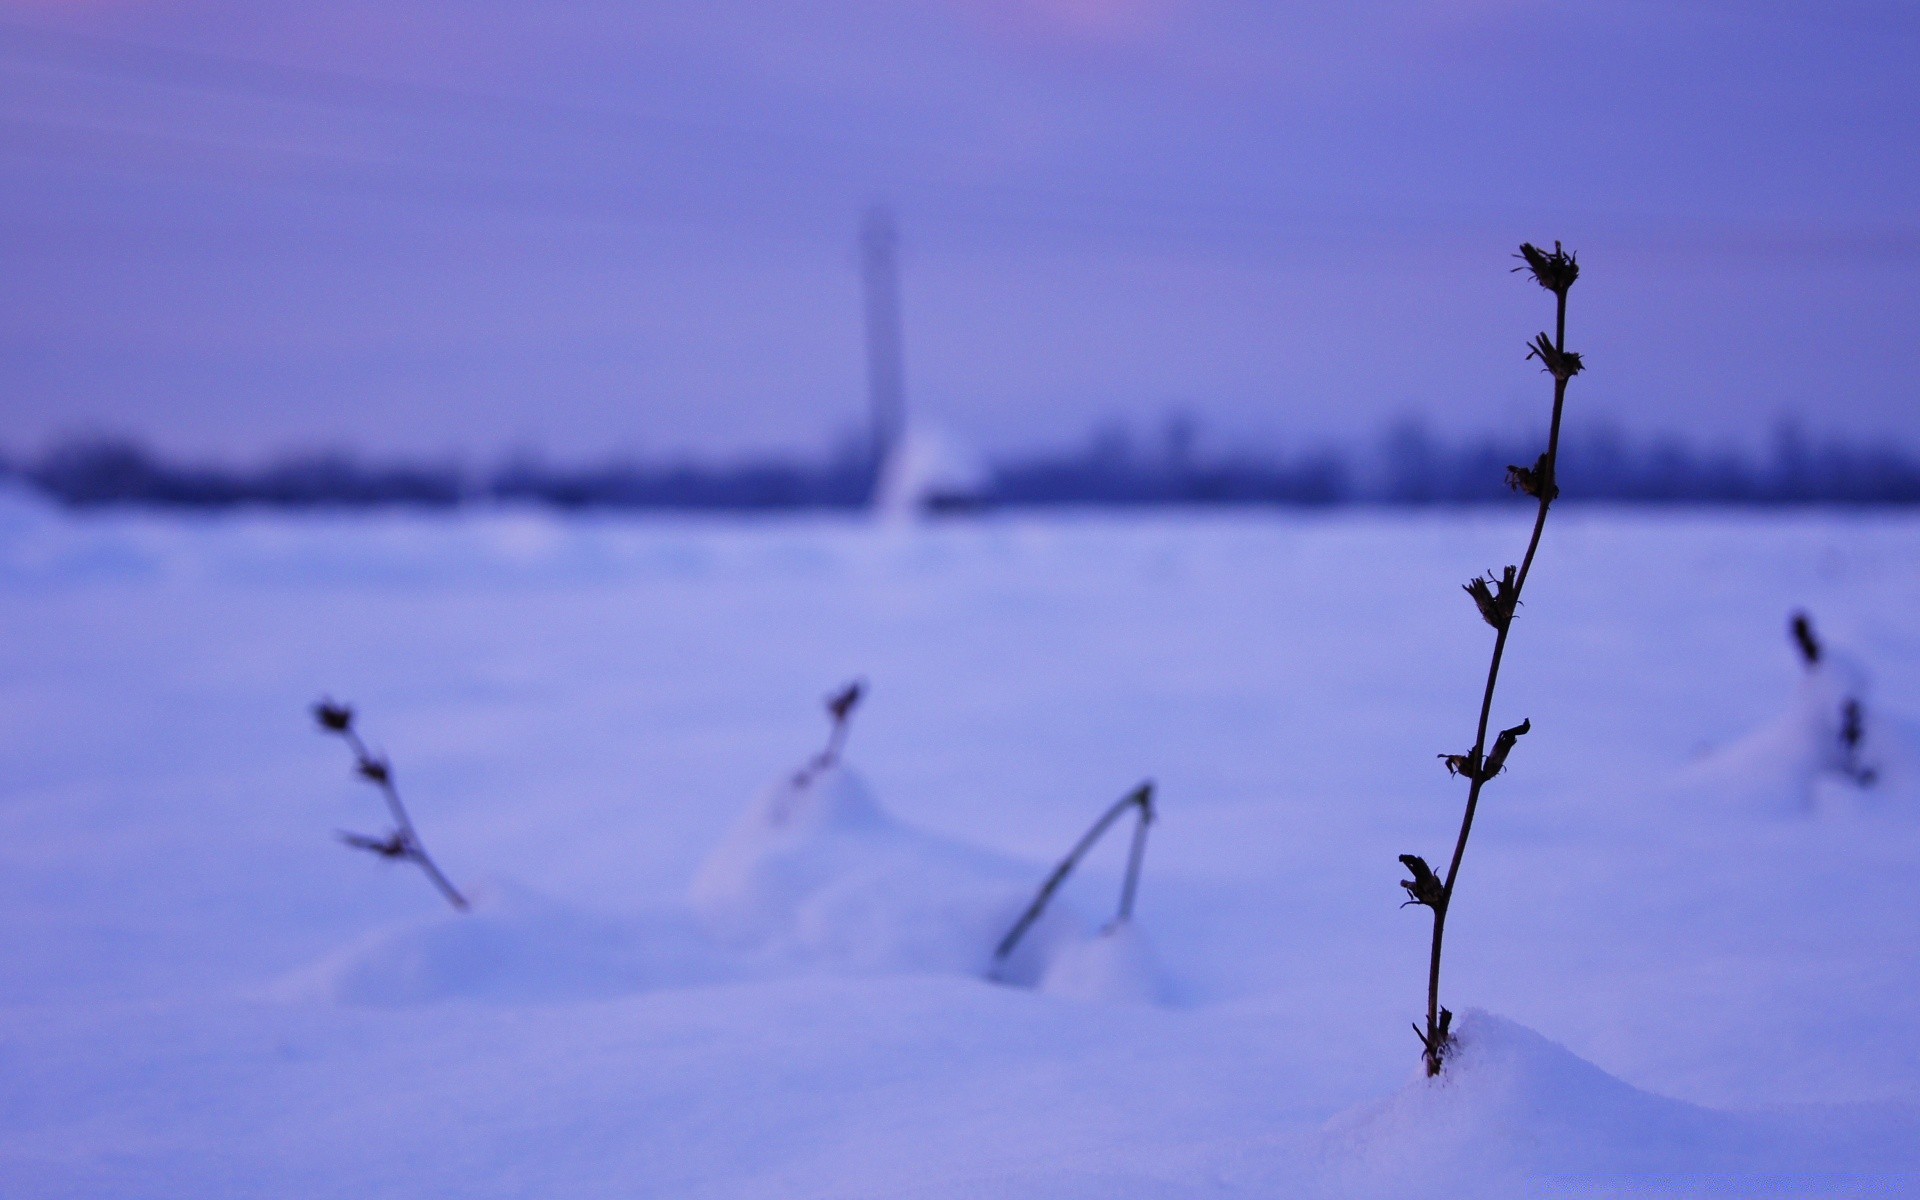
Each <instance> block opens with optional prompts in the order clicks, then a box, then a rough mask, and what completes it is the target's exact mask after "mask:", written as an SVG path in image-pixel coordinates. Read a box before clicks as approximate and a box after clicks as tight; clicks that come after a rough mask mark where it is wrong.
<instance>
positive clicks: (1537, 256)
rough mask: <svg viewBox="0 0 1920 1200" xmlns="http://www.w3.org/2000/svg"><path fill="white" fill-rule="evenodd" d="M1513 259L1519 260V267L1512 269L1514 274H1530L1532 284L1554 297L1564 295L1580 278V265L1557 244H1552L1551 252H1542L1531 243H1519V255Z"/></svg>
mask: <svg viewBox="0 0 1920 1200" xmlns="http://www.w3.org/2000/svg"><path fill="white" fill-rule="evenodd" d="M1514 257H1515V258H1517V259H1519V260H1520V265H1519V266H1517V267H1515V268H1514V271H1515V272H1519V271H1530V272H1532V273H1533V280H1534V282H1535V283H1537V284H1539V285H1540V286H1541V287H1543V288H1545V289H1547V290H1548V291H1550V292H1552V293H1553V294H1554V295H1556V296H1564V295H1566V294H1567V289H1568V288H1571V287H1572V286H1573V281H1574V280H1576V279H1578V278H1580V263H1579V262H1578V261H1577V260H1576V259H1575V258H1574V256H1573V255H1572V254H1569V253H1568V252H1567V251H1565V250H1562V249H1561V248H1560V243H1559V242H1555V243H1554V244H1553V250H1552V251H1551V252H1548V251H1546V250H1542V249H1541V248H1540V247H1538V246H1536V245H1534V244H1533V243H1532V242H1521V243H1520V253H1518V254H1516V255H1514Z"/></svg>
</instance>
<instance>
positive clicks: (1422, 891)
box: [1400, 854, 1447, 912]
mask: <svg viewBox="0 0 1920 1200" xmlns="http://www.w3.org/2000/svg"><path fill="white" fill-rule="evenodd" d="M1400 864H1401V865H1402V866H1404V867H1406V869H1407V872H1408V873H1409V874H1411V875H1412V876H1413V878H1412V879H1402V880H1401V881H1400V886H1401V887H1403V888H1405V889H1407V900H1406V904H1402V905H1401V906H1400V907H1401V908H1405V907H1406V906H1407V905H1408V904H1422V905H1425V906H1426V907H1428V908H1431V909H1433V910H1434V911H1435V912H1438V911H1440V909H1441V907H1442V906H1444V905H1445V904H1446V902H1447V889H1446V888H1445V887H1443V886H1441V883H1440V877H1439V876H1438V875H1435V874H1434V873H1433V868H1432V867H1429V866H1428V865H1427V860H1426V859H1424V858H1421V857H1420V856H1419V855H1418V854H1402V855H1401V856H1400Z"/></svg>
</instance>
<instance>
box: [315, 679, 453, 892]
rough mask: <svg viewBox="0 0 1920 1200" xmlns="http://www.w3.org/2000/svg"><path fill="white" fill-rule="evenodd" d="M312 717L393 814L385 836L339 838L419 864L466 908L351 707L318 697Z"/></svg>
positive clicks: (384, 855) (436, 884) (357, 847)
mask: <svg viewBox="0 0 1920 1200" xmlns="http://www.w3.org/2000/svg"><path fill="white" fill-rule="evenodd" d="M313 718H314V720H315V721H318V722H319V724H320V728H321V729H322V730H324V731H325V732H327V733H331V734H334V735H336V736H338V737H340V738H342V739H343V740H345V741H346V743H347V745H348V747H349V748H351V749H352V751H353V757H354V765H353V770H354V774H356V775H358V776H359V777H360V778H362V779H364V780H366V781H367V782H368V783H371V784H373V785H374V786H375V787H377V788H379V789H380V794H381V796H382V797H384V798H385V799H386V802H387V811H388V812H389V813H390V814H391V815H392V816H393V825H394V828H393V832H391V833H389V834H387V835H386V836H385V837H370V836H368V835H367V834H364V833H348V832H345V831H342V832H341V833H340V834H339V838H340V840H341V841H342V842H344V843H345V844H346V845H348V846H351V847H352V848H354V849H355V850H365V851H367V852H368V853H369V854H376V855H378V856H380V857H381V858H389V859H406V860H408V861H410V862H414V863H417V864H419V867H420V869H421V870H422V871H424V872H426V875H427V878H428V879H430V880H432V881H433V886H434V887H436V888H439V889H440V894H441V895H442V896H445V897H446V899H447V903H448V904H451V905H453V907H454V908H455V909H456V910H458V911H460V912H465V911H466V910H467V908H468V905H467V898H466V897H465V896H462V895H461V894H460V891H459V889H458V888H456V887H454V886H453V883H452V881H451V880H449V879H448V878H447V877H446V875H445V874H443V873H442V872H441V870H440V867H439V865H438V864H436V863H435V862H434V861H433V859H432V857H430V856H429V855H428V854H427V848H426V846H425V845H423V844H422V843H421V841H420V834H419V832H418V831H416V830H415V829H414V827H413V820H412V818H411V817H409V816H408V815H407V806H406V805H404V804H402V803H401V802H400V790H399V789H398V788H396V787H395V786H394V783H393V766H392V764H390V763H388V762H387V760H386V759H384V758H379V757H376V756H375V755H374V754H373V752H372V751H370V750H368V749H367V744H366V743H365V742H363V741H361V740H360V734H359V733H358V732H357V731H356V730H355V729H354V727H353V709H351V708H349V707H348V706H347V705H344V704H335V703H334V702H333V701H332V700H330V699H327V700H322V701H320V702H319V703H318V704H316V705H314V706H313Z"/></svg>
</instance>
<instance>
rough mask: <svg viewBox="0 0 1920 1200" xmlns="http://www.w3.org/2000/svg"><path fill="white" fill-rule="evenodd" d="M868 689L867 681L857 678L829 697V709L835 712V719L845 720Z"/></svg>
mask: <svg viewBox="0 0 1920 1200" xmlns="http://www.w3.org/2000/svg"><path fill="white" fill-rule="evenodd" d="M866 689H867V681H866V680H864V679H856V680H854V681H853V682H852V683H849V684H848V685H847V686H845V687H843V688H841V689H840V690H839V691H837V692H835V693H834V694H833V695H831V696H828V697H827V711H828V712H829V713H831V714H833V719H834V720H835V721H844V720H846V719H847V717H848V716H849V715H850V714H851V713H852V712H853V710H854V707H855V706H856V705H858V704H859V703H860V697H861V695H862V694H863V693H865V691H866Z"/></svg>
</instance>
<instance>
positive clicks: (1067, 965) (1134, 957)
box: [1040, 921, 1167, 1004]
mask: <svg viewBox="0 0 1920 1200" xmlns="http://www.w3.org/2000/svg"><path fill="white" fill-rule="evenodd" d="M1040 990H1041V991H1042V992H1045V993H1046V994H1047V995H1049V996H1061V997H1064V998H1066V999H1069V1000H1095V1001H1103V1002H1106V1003H1109V1004H1159V1003H1161V1002H1162V1001H1163V1000H1165V999H1166V994H1167V987H1166V983H1165V978H1164V976H1163V975H1162V974H1161V972H1160V964H1159V961H1158V960H1157V959H1156V958H1155V957H1154V954H1153V946H1152V945H1151V944H1150V943H1149V942H1148V941H1147V938H1146V935H1145V934H1143V933H1141V932H1140V927H1139V926H1138V925H1136V924H1134V923H1133V922H1132V921H1115V922H1114V923H1113V924H1111V925H1109V926H1107V927H1106V928H1105V929H1103V930H1101V932H1100V934H1099V936H1098V937H1094V938H1091V939H1089V940H1087V941H1084V942H1070V943H1067V944H1065V945H1063V946H1061V947H1060V948H1059V950H1058V951H1057V952H1056V953H1055V954H1054V957H1053V961H1052V962H1050V963H1048V964H1047V973H1046V975H1045V976H1044V977H1043V978H1042V979H1041V980H1040Z"/></svg>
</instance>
